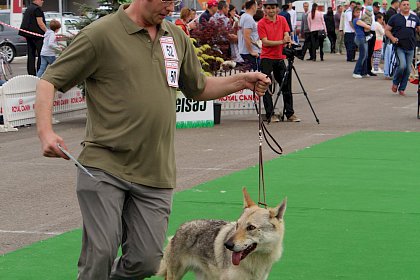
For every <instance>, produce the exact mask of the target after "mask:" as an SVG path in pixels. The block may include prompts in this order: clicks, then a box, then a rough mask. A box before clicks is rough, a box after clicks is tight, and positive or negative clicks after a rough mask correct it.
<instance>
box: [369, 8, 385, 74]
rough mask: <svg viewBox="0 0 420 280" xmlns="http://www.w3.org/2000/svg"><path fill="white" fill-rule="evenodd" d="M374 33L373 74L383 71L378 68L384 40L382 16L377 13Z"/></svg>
mask: <svg viewBox="0 0 420 280" xmlns="http://www.w3.org/2000/svg"><path fill="white" fill-rule="evenodd" d="M374 25H375V26H374V27H375V35H376V41H375V47H374V48H373V71H372V73H374V74H382V73H384V71H382V69H381V68H379V62H380V61H381V53H382V43H383V40H384V34H385V30H384V25H385V23H384V16H383V15H382V14H381V13H379V14H377V15H376V16H375V23H374Z"/></svg>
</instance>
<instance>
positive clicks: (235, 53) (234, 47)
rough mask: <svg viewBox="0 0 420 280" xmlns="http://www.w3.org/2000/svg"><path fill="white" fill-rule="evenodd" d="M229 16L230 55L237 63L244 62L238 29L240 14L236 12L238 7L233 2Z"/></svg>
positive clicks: (230, 5)
mask: <svg viewBox="0 0 420 280" xmlns="http://www.w3.org/2000/svg"><path fill="white" fill-rule="evenodd" d="M228 18H229V28H230V30H231V33H230V34H229V35H228V39H229V42H230V57H231V59H232V60H233V61H235V62H236V63H242V62H244V60H243V59H242V57H241V55H240V54H239V48H238V35H237V33H238V29H239V18H240V17H239V15H238V14H237V13H236V7H235V6H233V5H232V4H229V11H228Z"/></svg>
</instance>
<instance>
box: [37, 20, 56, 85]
mask: <svg viewBox="0 0 420 280" xmlns="http://www.w3.org/2000/svg"><path fill="white" fill-rule="evenodd" d="M60 28H61V23H60V22H59V21H58V20H55V19H53V20H51V22H50V29H48V30H47V32H45V34H44V43H43V45H42V49H41V66H40V67H39V70H38V72H37V73H36V76H37V77H41V76H42V74H44V72H45V70H46V69H47V66H48V65H50V64H53V62H54V61H55V58H56V54H57V53H58V52H59V51H60V50H62V48H61V47H60V46H59V45H58V44H57V37H56V36H55V34H56V33H57V32H58V30H60Z"/></svg>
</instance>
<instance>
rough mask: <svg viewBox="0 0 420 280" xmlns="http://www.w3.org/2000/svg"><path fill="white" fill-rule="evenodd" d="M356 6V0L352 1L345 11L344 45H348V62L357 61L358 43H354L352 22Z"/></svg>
mask: <svg viewBox="0 0 420 280" xmlns="http://www.w3.org/2000/svg"><path fill="white" fill-rule="evenodd" d="M355 7H356V2H355V1H351V2H350V4H349V7H348V8H347V10H346V11H345V13H344V29H343V31H344V45H345V46H346V54H347V62H353V61H356V60H355V58H356V45H355V43H354V37H355V33H354V28H353V23H352V18H353V9H354V8H355Z"/></svg>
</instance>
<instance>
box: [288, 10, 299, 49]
mask: <svg viewBox="0 0 420 280" xmlns="http://www.w3.org/2000/svg"><path fill="white" fill-rule="evenodd" d="M287 12H288V13H289V15H290V22H291V23H292V36H291V37H292V38H293V41H295V42H297V41H298V38H297V36H296V21H297V14H296V11H295V10H294V9H293V3H292V2H290V3H289V9H288V10H287Z"/></svg>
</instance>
